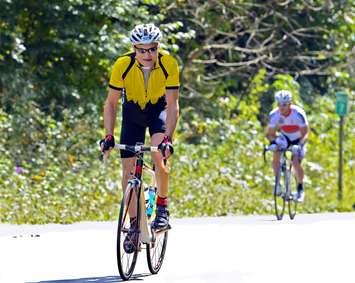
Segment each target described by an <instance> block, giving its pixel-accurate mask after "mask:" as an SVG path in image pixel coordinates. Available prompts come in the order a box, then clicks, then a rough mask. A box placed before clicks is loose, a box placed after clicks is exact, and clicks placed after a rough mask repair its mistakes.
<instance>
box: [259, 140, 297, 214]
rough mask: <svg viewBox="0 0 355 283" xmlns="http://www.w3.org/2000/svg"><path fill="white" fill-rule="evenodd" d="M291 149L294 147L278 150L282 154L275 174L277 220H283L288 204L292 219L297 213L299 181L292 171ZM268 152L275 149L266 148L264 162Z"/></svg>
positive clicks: (274, 191) (274, 192)
mask: <svg viewBox="0 0 355 283" xmlns="http://www.w3.org/2000/svg"><path fill="white" fill-rule="evenodd" d="M291 147H292V146H290V147H288V148H286V149H280V148H277V151H279V152H280V163H279V166H278V171H277V172H276V174H275V183H274V188H273V195H274V207H275V215H276V218H277V220H281V219H282V217H283V215H284V212H285V206H286V203H287V204H288V214H289V216H290V219H294V218H295V216H296V211H297V198H296V189H297V181H296V178H295V176H294V174H293V170H292V162H291V159H292V151H291ZM268 151H274V149H273V147H270V146H268V147H265V148H264V160H265V153H266V152H268Z"/></svg>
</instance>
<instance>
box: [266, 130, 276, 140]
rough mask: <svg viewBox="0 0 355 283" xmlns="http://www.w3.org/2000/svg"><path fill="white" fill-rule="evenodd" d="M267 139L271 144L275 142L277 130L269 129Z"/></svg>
mask: <svg viewBox="0 0 355 283" xmlns="http://www.w3.org/2000/svg"><path fill="white" fill-rule="evenodd" d="M266 137H267V138H268V140H269V141H270V142H272V141H274V140H275V139H276V128H272V127H268V129H267V136H266Z"/></svg>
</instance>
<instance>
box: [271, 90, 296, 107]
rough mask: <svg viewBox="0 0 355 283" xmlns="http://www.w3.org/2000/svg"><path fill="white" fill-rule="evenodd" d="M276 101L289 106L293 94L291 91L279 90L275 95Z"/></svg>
mask: <svg viewBox="0 0 355 283" xmlns="http://www.w3.org/2000/svg"><path fill="white" fill-rule="evenodd" d="M275 100H276V102H277V103H278V104H287V103H290V102H291V101H292V93H291V92H290V91H289V90H279V91H277V92H276V93H275Z"/></svg>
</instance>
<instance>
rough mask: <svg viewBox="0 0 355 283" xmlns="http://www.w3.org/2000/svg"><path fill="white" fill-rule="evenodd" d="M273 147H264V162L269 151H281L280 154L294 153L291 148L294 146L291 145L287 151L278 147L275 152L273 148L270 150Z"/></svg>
mask: <svg viewBox="0 0 355 283" xmlns="http://www.w3.org/2000/svg"><path fill="white" fill-rule="evenodd" d="M270 147H271V146H270V145H268V146H264V151H263V156H264V162H266V156H265V154H266V152H268V151H273V152H274V151H280V152H282V151H285V152H286V151H290V152H292V150H291V147H292V145H290V146H288V147H287V148H286V149H282V148H279V147H277V148H276V150H273V149H272V148H270Z"/></svg>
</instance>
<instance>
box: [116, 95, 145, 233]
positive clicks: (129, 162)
mask: <svg viewBox="0 0 355 283" xmlns="http://www.w3.org/2000/svg"><path fill="white" fill-rule="evenodd" d="M144 116H145V115H144V113H143V112H142V111H141V110H140V109H139V106H138V105H135V104H134V103H131V102H125V103H124V105H123V113H122V126H121V136H120V143H121V144H128V145H135V144H136V143H137V142H141V143H144V139H145V130H146V127H145V125H144V124H138V123H137V122H138V121H140V122H141V121H143V120H144ZM121 161H122V188H123V191H125V189H126V187H127V183H128V181H129V179H130V178H131V175H132V173H133V172H134V165H135V161H136V157H135V154H134V153H132V152H130V151H126V150H121ZM128 211H129V216H130V219H131V228H133V229H134V227H135V226H136V225H135V222H136V217H137V215H136V214H137V199H136V195H133V196H132V201H131V202H130V205H129V207H128ZM131 234H132V233H128V234H127V236H128V235H131Z"/></svg>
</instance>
